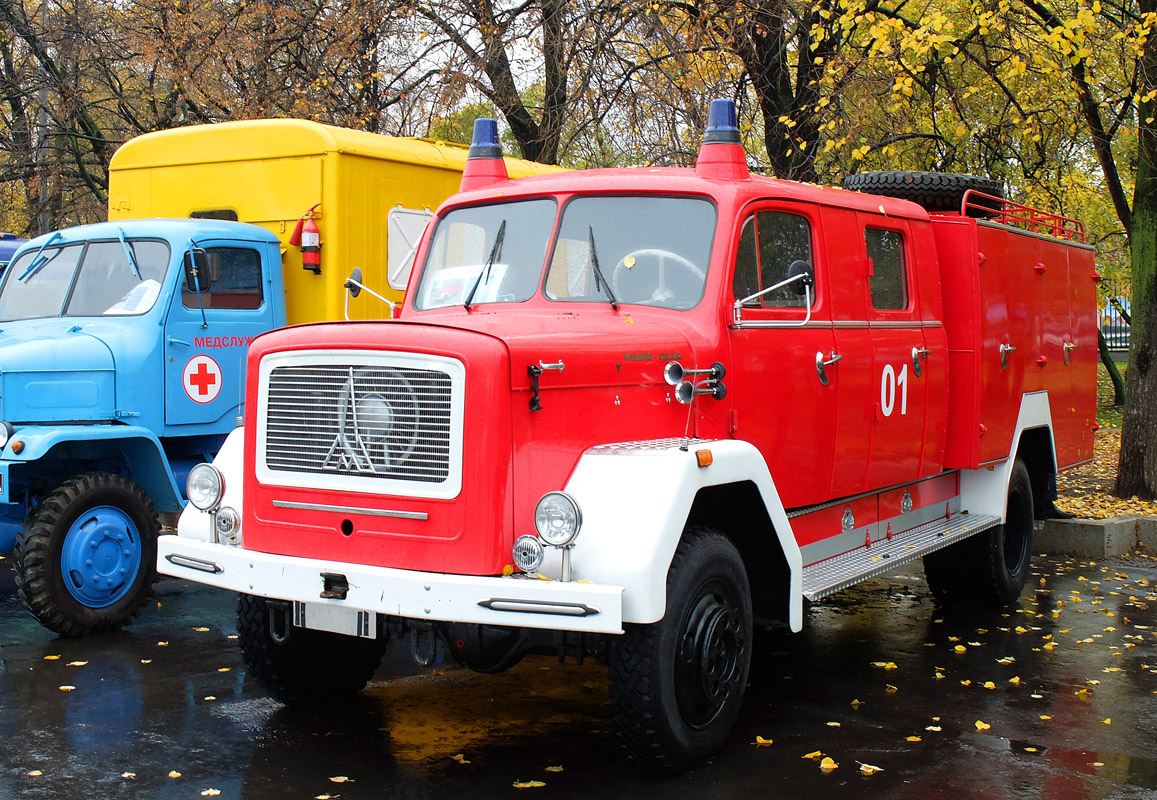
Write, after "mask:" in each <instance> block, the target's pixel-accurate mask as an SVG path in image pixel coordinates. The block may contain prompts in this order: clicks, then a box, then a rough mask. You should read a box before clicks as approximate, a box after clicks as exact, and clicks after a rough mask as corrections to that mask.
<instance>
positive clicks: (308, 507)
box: [273, 500, 430, 520]
mask: <svg viewBox="0 0 1157 800" xmlns="http://www.w3.org/2000/svg"><path fill="white" fill-rule="evenodd" d="M273 507H274V508H292V509H295V510H297V511H333V512H336V513H338V514H366V515H368V516H371V517H390V518H392V519H419V520H427V519H429V518H430V515H429V514H427V513H426V512H425V511H390V510H388V509H378V508H358V507H357V506H326V505H322V504H321V503H292V502H290V501H288V500H274V501H273Z"/></svg>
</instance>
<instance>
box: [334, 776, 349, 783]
mask: <svg viewBox="0 0 1157 800" xmlns="http://www.w3.org/2000/svg"><path fill="white" fill-rule="evenodd" d="M330 781H331V782H333V783H353V782H354V781H353V778H347V777H346V776H345V775H335V776H334V777H332V778H330Z"/></svg>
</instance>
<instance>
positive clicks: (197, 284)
mask: <svg viewBox="0 0 1157 800" xmlns="http://www.w3.org/2000/svg"><path fill="white" fill-rule="evenodd" d="M195 244H196V242H194V241H193V240H192V239H190V240H189V248H188V250H186V251H185V252H186V254H187V255H188V256H189V263H190V264H192V265H193V287H194V288H195V289H196V290H197V307H198V308H200V309H201V329H202V330H204V329H205V328H208V327H209V320H207V319H206V318H205V304H204V303H203V302H201V277H200V275H199V274H198V271H197V258H196V257H195V256H194V255H193V246H194V245H195Z"/></svg>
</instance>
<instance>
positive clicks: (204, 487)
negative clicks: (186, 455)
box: [185, 464, 225, 511]
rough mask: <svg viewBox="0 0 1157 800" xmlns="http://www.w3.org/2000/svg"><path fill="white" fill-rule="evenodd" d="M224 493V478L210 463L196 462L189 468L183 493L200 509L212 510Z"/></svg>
mask: <svg viewBox="0 0 1157 800" xmlns="http://www.w3.org/2000/svg"><path fill="white" fill-rule="evenodd" d="M223 494H225V478H224V476H222V475H221V470H219V469H217V468H216V467H214V466H213V465H212V464H198V465H197V466H195V467H193V469H191V470H189V479H188V480H187V481H185V495H186V496H187V497H188V498H189V502H190V503H192V504H193V505H194V506H195V507H197V508H199V509H201V510H202V511H212V510H213V509H214V508H216V507H217V505H218V504H219V503H220V502H221V495H223Z"/></svg>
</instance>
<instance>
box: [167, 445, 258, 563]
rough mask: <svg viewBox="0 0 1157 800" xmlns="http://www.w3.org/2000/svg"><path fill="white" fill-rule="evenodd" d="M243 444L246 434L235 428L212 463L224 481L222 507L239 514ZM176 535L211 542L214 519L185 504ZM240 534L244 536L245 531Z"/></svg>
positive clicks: (242, 476)
mask: <svg viewBox="0 0 1157 800" xmlns="http://www.w3.org/2000/svg"><path fill="white" fill-rule="evenodd" d="M244 443H245V430H244V429H243V428H234V429H233V430H232V431H230V432H229V435H228V436H227V437H225V441H224V443H222V445H221V449H220V450H218V451H217V456H216V457H215V458H214V459H213V462H212V463H213V466H215V467H216V468H217V469H218V470H220V471H221V476H222V477H223V478H224V479H225V491H224V493H223V494H222V496H221V505H222V506H230V507H232V508H235V509H237V513H238V514H240V513H241V501H242V488H243V486H244V483H245V481H244V472H243V471H242V470H243V469H244V466H245V464H244V461H245V459H244V455H245V452H244V447H245V444H244ZM177 533H178V535H180V536H182V537H184V538H186V539H196V540H198V541H202V542H211V541H213V540H214V538H215V537H214V535H213V517H212V515H211V514H209V512H207V511H202V510H201V509H199V508H196V507H194V506H193V504H192V503H186V504H185V510H184V511H182V512H181V517H180V519H178V520H177ZM242 533H243V534H244V531H243V532H242Z"/></svg>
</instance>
